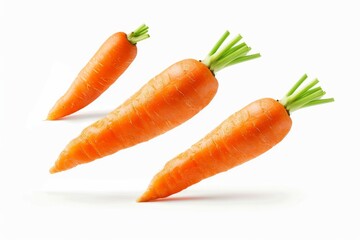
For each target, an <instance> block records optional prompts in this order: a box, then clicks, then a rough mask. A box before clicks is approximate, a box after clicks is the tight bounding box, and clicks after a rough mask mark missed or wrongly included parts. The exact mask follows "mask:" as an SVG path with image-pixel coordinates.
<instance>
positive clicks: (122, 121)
mask: <svg viewBox="0 0 360 240" xmlns="http://www.w3.org/2000/svg"><path fill="white" fill-rule="evenodd" d="M228 35H229V32H226V33H225V34H224V35H223V36H222V37H221V38H220V40H219V41H218V42H217V44H216V45H215V47H214V48H213V49H212V50H211V52H210V53H209V55H208V56H207V58H206V59H205V60H204V61H202V62H200V61H197V60H194V59H185V60H182V61H179V62H177V63H175V64H173V65H172V66H170V67H169V68H167V69H165V70H164V71H163V72H161V73H160V74H159V75H157V76H155V77H154V78H153V79H151V80H150V81H149V82H148V83H147V84H145V85H144V86H143V87H142V88H141V89H140V90H139V91H138V92H136V93H135V94H134V95H133V96H132V97H130V98H129V99H128V100H127V101H125V103H123V104H122V105H121V106H119V107H118V108H117V109H115V110H114V111H113V112H111V113H109V114H108V115H107V116H106V117H105V118H103V119H101V120H99V121H97V122H95V123H94V124H92V125H90V126H89V127H87V128H85V129H84V130H83V131H82V133H81V134H80V136H78V137H77V138H75V139H74V140H72V141H71V142H70V143H69V144H68V145H67V146H66V147H65V149H64V150H63V151H62V153H61V154H60V156H59V158H58V159H57V161H56V163H55V165H54V166H53V167H52V168H51V169H50V172H51V173H55V172H59V171H64V170H67V169H70V168H72V167H75V166H76V165H78V164H82V163H87V162H90V161H93V160H95V159H98V158H102V157H105V156H107V155H110V154H113V153H115V152H117V151H119V150H121V149H124V148H128V147H131V146H134V145H136V144H138V143H141V142H144V141H147V140H150V139H152V138H154V137H156V136H158V135H160V134H162V133H165V132H167V131H169V130H170V129H172V128H174V127H176V126H178V125H180V124H182V123H183V122H185V121H187V120H188V119H190V118H191V117H193V116H194V115H195V114H197V113H198V112H199V111H200V110H202V109H203V108H204V107H205V106H206V105H208V104H209V102H210V101H211V100H212V99H213V97H214V96H215V94H216V92H217V88H218V82H217V80H216V78H215V76H214V72H217V71H219V70H220V69H222V68H224V67H226V66H229V65H232V64H235V63H239V62H243V61H246V60H250V59H253V58H256V57H259V54H254V55H247V53H248V52H249V51H250V48H249V47H248V46H247V45H246V44H245V43H241V44H239V45H236V43H237V42H238V41H240V39H241V36H240V35H238V36H236V37H235V38H234V40H232V41H231V42H230V43H229V44H228V45H227V46H225V47H223V48H222V50H221V51H217V50H218V49H219V47H220V45H221V44H222V43H223V42H224V40H225V39H226V37H227V36H228Z"/></svg>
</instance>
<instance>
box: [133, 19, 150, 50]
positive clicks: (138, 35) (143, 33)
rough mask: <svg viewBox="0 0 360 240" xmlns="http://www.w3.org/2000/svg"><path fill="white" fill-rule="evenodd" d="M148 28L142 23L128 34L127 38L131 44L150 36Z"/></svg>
mask: <svg viewBox="0 0 360 240" xmlns="http://www.w3.org/2000/svg"><path fill="white" fill-rule="evenodd" d="M148 29H149V27H148V26H146V25H145V24H142V25H140V26H139V27H138V28H137V29H136V30H135V31H133V32H131V33H130V34H128V36H127V39H128V40H129V42H130V43H131V44H134V45H136V44H137V43H138V42H140V41H142V40H144V39H147V38H149V37H150V35H149V34H148Z"/></svg>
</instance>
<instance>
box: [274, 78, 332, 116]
mask: <svg viewBox="0 0 360 240" xmlns="http://www.w3.org/2000/svg"><path fill="white" fill-rule="evenodd" d="M306 78H307V75H306V74H304V75H303V76H302V77H301V78H300V79H299V80H298V81H297V82H296V83H295V84H294V86H293V87H292V88H291V89H290V90H289V91H288V93H287V94H286V95H285V96H284V97H283V98H282V99H281V100H280V103H281V104H283V105H284V107H285V108H286V110H287V111H288V112H289V113H292V112H294V111H296V110H299V109H301V108H304V107H310V106H314V105H319V104H323V103H329V102H333V101H335V100H334V98H326V99H322V97H323V96H324V95H325V94H326V92H325V91H324V90H323V89H322V88H321V87H314V86H315V85H316V84H317V83H318V82H319V80H318V79H315V80H313V81H311V82H310V83H308V84H306V85H305V86H304V87H303V88H301V89H299V88H300V86H301V84H303V83H304V81H305V80H306Z"/></svg>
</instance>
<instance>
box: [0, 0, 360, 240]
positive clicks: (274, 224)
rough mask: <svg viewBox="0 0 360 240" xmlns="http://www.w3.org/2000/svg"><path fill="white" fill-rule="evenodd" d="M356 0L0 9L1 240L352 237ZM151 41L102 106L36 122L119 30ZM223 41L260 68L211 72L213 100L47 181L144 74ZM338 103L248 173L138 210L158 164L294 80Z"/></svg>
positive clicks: (49, 4) (237, 172) (296, 120)
mask: <svg viewBox="0 0 360 240" xmlns="http://www.w3.org/2000/svg"><path fill="white" fill-rule="evenodd" d="M356 2H357V1H346V0H343V1H304V0H303V1H297V2H295V1H248V2H243V1H226V0H222V1H210V0H207V1H194V0H190V1H189V0H182V1H158V0H152V1H140V0H138V1H57V2H55V1H38V0H33V1H16V0H15V1H10V0H9V1H1V4H0V26H1V28H0V29H1V37H0V50H1V51H0V81H1V82H0V83H1V86H0V96H1V101H0V103H1V105H0V107H1V112H0V121H1V124H0V127H1V132H0V137H1V146H0V147H1V155H0V164H1V165H0V187H1V188H0V189H1V194H0V196H1V197H0V239H7V240H11V239H38V240H39V239H247V240H255V239H276V240H283V239H284V240H285V239H286V240H288V239H328V240H330V239H360V233H359V228H358V227H359V220H360V219H359V214H360V208H359V202H360V194H359V184H358V183H359V180H360V174H359V170H360V169H359V166H360V165H359V161H360V158H359V154H358V148H359V139H358V135H359V133H360V132H359V126H358V123H359V120H360V119H359V112H358V102H359V100H358V89H357V86H359V57H358V56H359V54H360V47H359V42H360V36H359V25H358V23H359V22H360V15H359V10H360V9H359V8H358V7H357V6H358V3H356ZM142 23H146V24H147V25H149V26H150V34H151V38H150V39H147V40H146V41H143V42H141V43H139V44H138V56H137V58H136V60H135V61H134V62H133V64H132V65H131V66H130V68H129V69H128V70H127V71H126V73H124V74H123V75H122V76H121V78H119V80H118V81H117V82H116V83H115V84H114V85H113V86H112V87H111V88H110V89H108V91H106V92H105V93H104V94H103V95H102V96H101V97H100V98H99V99H97V101H95V102H94V103H93V104H91V105H89V106H88V107H87V108H85V109H83V110H81V111H79V112H78V113H76V114H74V115H73V116H71V117H69V118H67V119H65V120H62V121H53V122H49V121H44V119H45V117H46V115H47V112H48V110H49V109H50V107H51V106H52V105H53V104H54V102H55V101H56V100H57V99H58V98H59V97H60V96H61V95H62V94H63V93H64V91H65V90H66V89H67V87H68V86H69V85H70V83H71V82H72V80H73V79H74V78H75V76H76V75H77V73H78V72H79V70H80V69H81V68H82V67H83V66H84V65H85V63H86V62H87V61H88V60H89V59H90V57H91V56H92V55H93V54H94V52H95V51H96V50H97V49H98V47H99V46H100V45H101V44H102V42H103V41H104V40H105V39H106V38H107V37H108V36H110V35H111V34H112V33H114V32H117V31H125V32H130V31H131V30H133V29H135V28H136V27H137V26H138V25H140V24H142ZM226 29H228V30H229V31H230V32H231V33H232V35H231V36H234V35H235V34H236V33H241V34H242V35H243V37H244V40H245V41H246V42H247V43H248V44H249V45H250V46H251V47H252V48H253V50H252V51H253V52H254V53H255V52H260V53H261V54H262V57H261V58H260V59H257V60H253V61H251V62H246V63H242V64H240V65H237V66H233V67H231V68H227V69H224V70H223V71H221V72H219V73H218V74H217V79H218V80H219V90H218V93H217V95H216V97H215V98H214V100H213V101H212V102H211V104H210V105H209V106H208V107H207V108H206V109H204V110H203V111H202V112H200V113H199V114H198V115H197V116H195V117H194V118H193V119H191V120H189V121H188V122H186V123H185V124H183V125H181V126H180V127H177V128H176V129H173V130H172V131H170V132H168V133H166V134H164V135H162V136H160V137H157V138H155V139H153V140H152V141H149V142H146V143H143V144H139V145H137V146H135V147H133V148H130V149H126V150H123V151H121V152H118V153H116V154H114V155H112V156H109V157H106V158H104V159H101V160H99V161H95V162H92V163H90V164H87V165H82V166H79V167H77V168H74V169H72V170H69V171H67V172H63V173H59V174H55V175H50V174H49V173H48V169H49V167H50V166H51V165H52V164H53V163H54V161H55V160H56V158H57V156H58V154H59V153H60V151H61V150H62V149H63V147H64V146H65V145H66V144H67V142H68V141H69V140H70V139H72V138H74V137H75V136H77V135H78V134H79V133H80V131H81V130H82V129H83V128H84V127H86V126H87V125H89V124H91V123H92V122H94V121H95V120H97V119H99V118H100V117H102V116H104V115H105V114H106V113H107V112H109V111H111V110H112V109H114V108H116V107H117V106H118V105H120V104H121V103H122V102H123V101H124V100H126V99H127V98H128V97H129V96H131V95H132V94H133V93H134V92H135V91H136V90H137V89H139V87H141V86H142V85H143V84H145V83H146V82H147V81H148V80H149V79H150V78H151V77H153V76H154V75H156V74H157V73H159V72H160V71H162V70H163V69H164V68H166V67H167V66H169V65H170V64H172V63H174V62H176V61H178V60H181V59H184V58H195V59H202V58H204V57H205V55H206V53H207V52H208V51H209V50H210V49H211V47H212V45H213V44H214V43H215V42H216V40H217V39H218V37H219V36H220V35H221V34H222V33H223V32H224V31H225V30H226ZM305 72H306V73H308V75H309V77H310V78H315V77H318V78H319V80H320V84H321V85H322V87H323V88H324V89H325V90H326V91H327V95H328V96H329V97H335V99H336V101H335V102H334V103H331V104H327V105H323V106H317V107H313V108H307V109H303V110H301V111H298V112H295V113H294V114H293V115H292V119H293V128H292V130H291V132H290V134H289V135H288V136H287V137H286V138H285V139H284V140H283V141H282V142H281V143H280V144H279V145H277V146H276V147H274V148H273V149H271V150H270V151H269V152H267V153H265V154H263V155H262V156H260V157H259V158H257V159H255V160H252V161H250V162H248V163H246V164H244V165H242V166H239V167H237V168H234V169H232V170H230V171H228V172H226V173H223V174H219V175H217V176H215V177H213V178H210V179H207V180H204V181H202V182H201V183H199V184H197V185H194V186H192V187H190V188H188V189H186V190H185V191H183V192H181V193H179V194H176V195H173V196H172V197H170V198H168V199H167V200H166V201H159V202H152V203H136V202H135V200H136V198H137V197H138V196H139V195H140V194H141V193H142V191H144V190H145V188H146V187H147V185H148V183H149V182H150V179H151V178H152V176H153V175H154V174H155V173H156V172H157V171H159V170H160V169H161V168H162V166H163V165H164V164H165V163H166V161H168V160H170V159H171V158H172V157H174V156H175V155H177V154H178V153H180V152H182V151H184V150H185V149H187V148H188V147H189V146H190V145H191V144H193V143H195V142H196V141H197V140H199V139H200V138H202V137H203V136H204V135H205V134H206V133H207V132H209V131H210V130H212V129H213V128H214V127H215V126H217V125H218V124H219V123H220V122H221V121H222V120H224V119H225V118H226V117H228V116H229V115H230V114H232V113H233V112H235V111H238V110H239V109H241V108H242V107H243V106H245V105H247V104H248V103H250V102H252V101H254V100H256V99H258V98H262V97H273V98H281V97H282V96H283V94H284V93H285V92H286V91H287V90H288V88H289V87H290V86H291V85H292V84H293V83H294V82H295V81H296V80H297V79H298V78H299V77H300V76H301V75H302V74H303V73H305Z"/></svg>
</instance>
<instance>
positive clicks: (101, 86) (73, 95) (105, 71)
mask: <svg viewBox="0 0 360 240" xmlns="http://www.w3.org/2000/svg"><path fill="white" fill-rule="evenodd" d="M147 31H148V27H147V26H146V25H141V26H140V27H139V28H138V29H136V30H135V31H134V32H132V33H131V34H129V35H126V34H125V33H123V32H118V33H115V34H113V35H111V36H110V37H109V38H108V39H107V40H106V41H105V42H104V43H103V44H102V46H101V47H100V49H99V50H98V51H97V52H96V53H95V55H94V56H93V57H92V58H91V59H90V61H89V62H88V63H87V64H86V66H85V67H84V68H83V69H82V70H81V71H80V73H79V74H78V76H77V77H76V79H75V80H74V81H73V83H72V84H71V86H70V87H69V89H68V90H67V92H66V93H65V94H64V95H63V96H62V97H61V98H60V99H59V100H58V101H57V102H56V103H55V105H54V106H53V108H52V109H51V110H50V112H49V114H48V117H47V119H48V120H56V119H59V118H62V117H65V116H68V115H70V114H72V113H74V112H76V111H78V110H80V109H82V108H84V107H86V106H87V105H89V104H90V103H91V102H93V101H94V100H95V99H97V98H98V97H99V96H100V95H101V94H102V93H103V92H104V91H105V90H106V89H108V88H109V87H110V86H111V85H112V84H113V83H114V82H115V81H116V80H117V79H118V78H119V77H120V75H121V74H122V73H123V72H124V71H125V70H126V69H127V68H128V67H129V66H130V64H131V63H132V62H133V60H134V59H135V57H136V54H137V47H136V43H137V42H139V41H141V40H143V39H146V38H148V37H149V35H148V34H147Z"/></svg>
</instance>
